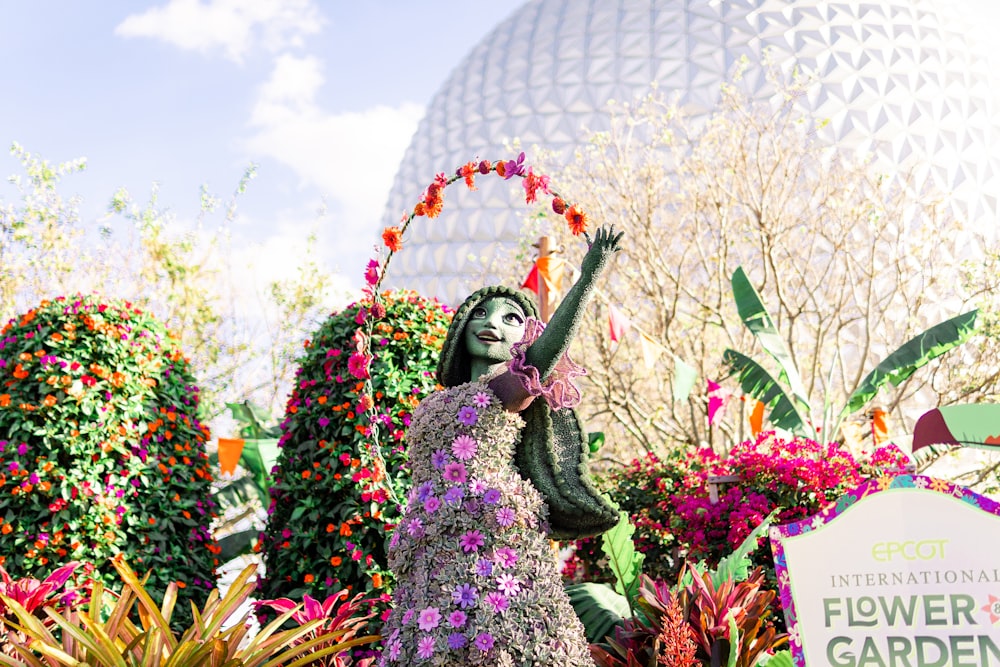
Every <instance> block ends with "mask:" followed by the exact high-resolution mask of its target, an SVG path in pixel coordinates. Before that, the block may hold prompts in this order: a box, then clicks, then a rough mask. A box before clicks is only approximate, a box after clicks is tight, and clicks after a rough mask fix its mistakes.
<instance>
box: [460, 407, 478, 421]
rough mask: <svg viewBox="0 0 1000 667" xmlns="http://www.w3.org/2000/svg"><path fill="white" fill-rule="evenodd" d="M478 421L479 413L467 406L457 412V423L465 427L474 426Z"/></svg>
mask: <svg viewBox="0 0 1000 667" xmlns="http://www.w3.org/2000/svg"><path fill="white" fill-rule="evenodd" d="M477 421H479V413H478V412H476V409H475V408H474V407H472V406H469V405H464V406H462V407H461V408H459V410H458V423H459V424H464V425H465V426H474V425H475V424H476V422H477Z"/></svg>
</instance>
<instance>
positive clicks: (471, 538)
mask: <svg viewBox="0 0 1000 667" xmlns="http://www.w3.org/2000/svg"><path fill="white" fill-rule="evenodd" d="M485 543H486V541H485V540H484V539H483V534H482V533H480V532H479V531H478V530H467V531H465V533H464V534H463V535H462V537H461V538H459V544H461V545H462V551H464V552H465V553H467V554H468V553H472V552H474V551H479V547H481V546H483V544H485Z"/></svg>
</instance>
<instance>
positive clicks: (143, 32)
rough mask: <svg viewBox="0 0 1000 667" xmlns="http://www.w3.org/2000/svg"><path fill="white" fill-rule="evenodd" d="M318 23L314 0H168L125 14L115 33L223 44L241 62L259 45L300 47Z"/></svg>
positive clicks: (185, 43)
mask: <svg viewBox="0 0 1000 667" xmlns="http://www.w3.org/2000/svg"><path fill="white" fill-rule="evenodd" d="M322 24H323V19H322V16H321V14H320V11H319V8H318V7H317V6H316V4H315V0H208V2H202V0H169V1H168V2H167V4H165V5H162V6H159V7H152V8H150V9H148V10H146V11H144V12H142V13H139V14H132V15H130V16H128V17H126V18H125V20H124V21H122V22H121V23H120V24H118V26H117V27H116V28H115V34H117V35H120V36H123V37H151V38H153V39H159V40H162V41H164V42H167V43H168V44H173V45H174V46H176V47H178V48H181V49H184V50H189V51H198V52H201V53H209V52H211V51H214V50H216V49H221V50H222V51H223V52H224V54H225V56H226V57H227V58H229V59H230V60H233V61H236V62H242V60H243V58H244V56H246V55H247V53H249V52H250V51H251V50H252V49H254V48H255V47H257V46H261V47H263V48H265V49H267V50H268V51H271V52H278V51H281V50H284V49H287V48H289V47H294V46H301V45H302V43H303V39H304V37H305V36H307V35H311V34H315V33H318V32H319V31H320V28H321V27H322Z"/></svg>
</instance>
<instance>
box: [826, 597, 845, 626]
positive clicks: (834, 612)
mask: <svg viewBox="0 0 1000 667" xmlns="http://www.w3.org/2000/svg"><path fill="white" fill-rule="evenodd" d="M840 602H841V598H823V618H824V619H826V627H828V628H829V627H830V619H832V618H833V617H834V616H842V615H843V614H842V613H841V611H840ZM834 604H836V605H837V608H836V609H834V608H833V605H834Z"/></svg>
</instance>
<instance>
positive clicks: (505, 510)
mask: <svg viewBox="0 0 1000 667" xmlns="http://www.w3.org/2000/svg"><path fill="white" fill-rule="evenodd" d="M496 518H497V523H498V524H500V525H501V526H502V527H504V528H507V527H509V526H511V525H513V523H514V522H515V521H516V520H517V515H516V514H515V513H514V510H512V509H511V508H509V507H501V508H500V509H498V510H497V513H496Z"/></svg>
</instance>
